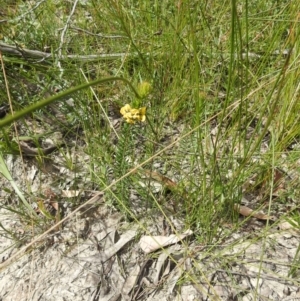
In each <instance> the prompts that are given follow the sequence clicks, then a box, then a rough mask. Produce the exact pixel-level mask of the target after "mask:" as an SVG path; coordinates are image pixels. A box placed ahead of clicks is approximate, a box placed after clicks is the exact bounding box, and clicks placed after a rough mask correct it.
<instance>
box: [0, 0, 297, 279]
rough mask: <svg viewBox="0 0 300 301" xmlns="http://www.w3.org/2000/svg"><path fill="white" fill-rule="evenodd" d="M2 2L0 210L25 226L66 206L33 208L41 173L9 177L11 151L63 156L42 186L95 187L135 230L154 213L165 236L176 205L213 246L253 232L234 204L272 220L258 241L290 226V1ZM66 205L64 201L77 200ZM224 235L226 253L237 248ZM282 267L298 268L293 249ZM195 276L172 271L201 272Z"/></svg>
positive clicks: (293, 143) (293, 205)
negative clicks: (0, 193) (282, 224)
mask: <svg viewBox="0 0 300 301" xmlns="http://www.w3.org/2000/svg"><path fill="white" fill-rule="evenodd" d="M7 2H9V4H7ZM0 7H2V8H4V9H3V10H2V11H1V15H0V22H1V23H0V24H1V25H0V26H1V33H0V38H1V40H0V52H1V61H2V69H1V73H0V87H1V89H0V95H1V103H0V114H2V112H3V114H4V115H6V117H5V118H10V117H8V116H7V115H8V114H9V112H10V113H14V114H15V117H16V118H15V120H13V119H14V118H11V119H10V120H8V119H5V118H4V119H1V120H0V126H1V140H0V150H1V153H0V159H1V162H0V172H1V173H2V174H3V176H4V177H5V178H6V179H7V180H8V182H9V183H10V184H12V185H13V187H9V186H7V188H6V189H7V191H6V193H5V195H3V196H2V198H3V200H4V201H3V203H2V205H1V207H2V208H5V209H8V210H10V211H11V212H14V213H16V214H17V215H18V216H19V218H20V221H21V223H24V224H26V227H28V228H30V229H31V234H32V237H36V236H38V235H40V234H42V233H43V232H44V231H45V230H47V229H49V228H50V227H52V226H55V225H56V224H57V223H58V222H60V221H61V220H62V219H63V218H64V217H66V213H65V212H64V211H63V209H62V207H60V206H58V207H57V206H56V207H55V206H54V205H53V202H52V203H51V202H50V203H47V204H43V202H42V201H41V200H46V199H49V195H47V193H45V192H44V190H45V189H46V188H47V187H44V184H43V181H40V184H39V185H40V187H39V193H38V189H37V187H35V189H34V191H32V187H31V184H30V183H32V181H30V180H29V179H27V178H26V175H27V174H26V173H24V175H23V176H22V177H24V179H23V180H22V181H21V182H19V183H18V184H16V183H17V181H16V179H14V180H13V179H12V177H11V175H10V174H9V171H8V169H7V167H6V164H8V163H7V161H6V163H5V160H4V161H3V160H2V158H7V156H9V155H11V154H13V156H21V155H22V156H21V157H22V158H23V159H22V160H23V161H22V162H23V163H22V164H23V166H24V172H25V169H26V164H32V162H33V161H34V162H35V163H34V164H36V165H37V166H38V170H39V171H40V172H41V173H44V172H45V169H47V166H48V167H49V165H52V164H53V165H54V163H55V164H56V161H55V160H56V159H54V158H55V157H57V158H59V160H60V161H59V162H60V166H59V167H58V168H60V170H62V168H65V170H66V172H65V175H64V173H63V172H61V173H57V174H55V172H53V173H52V172H51V174H52V175H51V177H52V184H51V185H52V187H51V189H56V188H60V189H68V190H71V191H102V190H105V194H104V198H105V202H106V203H107V204H108V205H109V206H111V207H112V208H116V209H117V210H119V211H121V212H122V213H124V215H125V216H126V218H127V220H128V221H133V220H134V221H135V222H138V223H140V226H142V224H143V223H142V222H141V221H142V220H143V221H144V220H145V219H148V220H151V219H153V223H155V219H156V218H157V216H158V215H160V216H161V215H163V216H165V218H166V221H167V223H168V224H169V226H170V227H171V228H172V229H173V231H174V232H176V231H177V230H178V229H177V230H176V228H174V225H173V224H172V222H171V220H170V219H169V217H170V216H172V217H174V218H175V219H178V220H180V221H182V222H183V224H184V228H185V229H192V231H193V233H194V238H195V240H196V241H197V243H198V244H201V245H209V246H211V247H210V248H209V250H208V251H207V252H208V253H209V252H213V250H215V249H217V247H218V246H219V245H220V244H223V243H224V241H226V240H227V239H228V240H230V237H232V234H233V233H235V232H240V231H241V232H244V237H247V236H248V235H249V236H250V234H249V233H248V231H247V229H246V228H247V227H246V226H245V225H247V221H248V219H247V218H246V219H243V220H241V218H239V213H240V212H239V210H238V209H237V208H239V207H237V206H239V205H241V204H242V205H245V206H249V207H251V208H252V209H253V210H254V211H259V210H263V211H264V213H265V214H266V216H272V217H274V219H273V221H272V220H271V219H268V218H265V220H266V221H265V222H264V223H262V225H261V227H262V232H261V233H262V234H261V236H260V238H261V239H263V238H264V237H266V236H267V233H268V231H269V230H270V229H271V228H273V227H276V225H277V224H279V223H280V222H281V221H282V220H284V219H287V220H290V221H292V222H291V224H292V225H293V227H295V228H299V221H298V222H295V221H297V218H295V216H296V217H299V207H300V204H299V201H298V199H299V197H300V190H299V185H298V181H299V151H300V148H299V146H300V143H299V137H300V122H299V118H300V115H299V114H298V112H299V109H300V100H299V77H300V74H299V73H300V71H299V70H300V68H299V64H300V59H299V49H300V38H299V33H300V30H299V12H298V6H297V5H296V1H294V2H293V1H292V2H291V1H281V2H278V1H262V0H256V1H254V2H252V3H251V5H250V4H249V3H248V2H247V1H246V2H243V3H238V2H236V1H235V0H232V1H225V2H222V3H221V2H220V1H200V2H199V1H192V0H191V1H181V0H179V1H175V2H174V1H160V2H159V1H150V0H145V1H130V0H124V1H115V0H112V1H95V0H87V1H85V0H82V1H58V0H49V1H4V0H0ZM7 45H10V46H11V47H12V48H11V49H8V47H7ZM33 50H35V51H38V53H37V52H33ZM57 95H58V96H57ZM125 105H128V107H126V108H125V109H124V107H125ZM121 108H123V109H122V111H121V113H122V114H121V113H120V110H121ZM20 112H21V113H20ZM22 112H23V113H24V114H22ZM25 113H26V114H25ZM18 114H19V115H18ZM122 115H123V116H122ZM123 117H124V118H123ZM17 118H18V120H17ZM7 121H9V124H8V122H7ZM126 121H127V122H126ZM6 122H7V123H6ZM53 133H55V137H54V136H53ZM57 133H60V134H59V135H58V136H57ZM24 137H26V138H25V139H24ZM47 139H48V140H47ZM49 139H50V142H51V143H50V144H51V146H50V148H51V147H52V149H51V151H50V149H49ZM21 141H26V143H27V144H26V145H27V146H24V143H23V144H22V143H20V142H21ZM28 145H29V146H28ZM29 149H31V153H30V151H29ZM32 149H35V151H36V153H32ZM47 149H48V151H47ZM29 153H30V154H29ZM28 156H30V157H31V159H28V158H27V157H28ZM32 158H33V159H32ZM28 160H29V162H30V163H28ZM49 160H50V161H49ZM49 162H50V163H49ZM51 162H52V163H51ZM55 168H57V167H55ZM10 172H12V171H10ZM70 174H72V176H70ZM125 174H127V176H126V177H124V178H122V179H120V178H121V177H123V176H124V175H125ZM41 177H43V176H41ZM119 179H120V180H119ZM4 180H5V179H4V178H3V181H4ZM3 183H6V182H3ZM9 183H6V184H1V186H2V187H3V186H4V185H8V184H9ZM114 183H115V184H114ZM16 185H19V187H18V186H16ZM245 200H246V204H245ZM247 201H248V202H247ZM56 202H57V201H56ZM64 202H70V201H69V200H65V199H63V200H62V201H61V204H63V203H64ZM72 202H73V203H72V208H74V209H75V208H78V207H79V206H80V205H82V204H83V202H84V200H82V199H81V198H80V197H78V198H76V201H74V200H73V201H72ZM59 203H60V202H59V201H58V204H59ZM249 204H250V205H249ZM51 217H52V218H51ZM275 218H276V221H275ZM298 220H299V218H298ZM29 225H30V227H29ZM33 229H34V230H33ZM144 230H145V231H146V232H147V229H144ZM4 234H5V235H8V234H9V235H10V236H11V237H12V238H13V239H14V240H16V239H22V238H20V237H19V236H17V235H15V233H13V232H12V230H9V231H8V230H7V229H3V235H4ZM25 234H26V235H25ZM25 234H24V236H26V237H27V239H26V240H24V243H27V242H28V241H29V240H28V233H25ZM176 234H178V233H177V232H176ZM32 237H31V238H32ZM244 237H243V238H244ZM251 239H252V238H251V237H249V242H251ZM255 239H256V238H255ZM230 241H231V243H230V245H229V246H227V247H226V248H225V249H226V250H229V249H230V248H232V247H233V246H234V245H235V244H237V242H236V241H232V240H230ZM298 253H299V252H297V256H298V257H299V254H298ZM211 254H212V253H211ZM187 256H192V255H191V254H187ZM232 258H233V259H232V260H238V259H237V257H235V256H234V255H233V257H232ZM226 260H227V261H230V258H229V257H226V259H224V266H226V267H225V268H224V269H227V264H228V262H227V261H226ZM292 262H293V263H294V264H295V265H294V266H293V267H291V269H290V271H291V272H290V274H291V275H296V271H297V269H298V268H299V258H294V259H293V260H292ZM195 266H196V267H197V265H196V264H195ZM199 273H201V272H200V271H199ZM195 275H196V274H195ZM195 275H194V274H193V275H187V276H186V278H185V279H180V280H182V281H183V282H184V281H194V282H195V283H196V282H197V281H196V278H195V277H196V276H195ZM179 282H180V281H179Z"/></svg>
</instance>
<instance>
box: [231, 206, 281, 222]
mask: <svg viewBox="0 0 300 301" xmlns="http://www.w3.org/2000/svg"><path fill="white" fill-rule="evenodd" d="M234 209H235V210H236V211H238V212H239V214H241V215H243V216H251V217H255V218H257V219H260V220H265V221H266V220H272V221H275V220H276V217H275V216H270V215H267V214H264V213H261V212H257V211H254V210H252V209H250V208H249V207H246V206H239V205H237V204H235V205H234Z"/></svg>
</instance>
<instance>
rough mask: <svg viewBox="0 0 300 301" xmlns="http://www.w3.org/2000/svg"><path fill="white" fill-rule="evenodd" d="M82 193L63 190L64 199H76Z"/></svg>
mask: <svg viewBox="0 0 300 301" xmlns="http://www.w3.org/2000/svg"><path fill="white" fill-rule="evenodd" d="M81 192H82V191H80V190H63V191H62V196H63V197H64V198H75V197H77V196H79V195H80V193H81Z"/></svg>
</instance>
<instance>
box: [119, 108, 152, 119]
mask: <svg viewBox="0 0 300 301" xmlns="http://www.w3.org/2000/svg"><path fill="white" fill-rule="evenodd" d="M120 113H121V114H122V115H123V117H124V119H125V120H126V122H128V123H135V122H136V121H145V120H146V107H142V108H139V109H132V108H131V107H130V105H129V104H126V105H125V106H124V107H122V108H121V110H120Z"/></svg>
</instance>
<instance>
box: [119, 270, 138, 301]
mask: <svg viewBox="0 0 300 301" xmlns="http://www.w3.org/2000/svg"><path fill="white" fill-rule="evenodd" d="M140 272H141V268H140V266H139V265H136V266H135V267H134V268H133V269H132V271H131V272H130V274H129V276H128V277H127V279H126V281H125V282H124V284H123V287H122V290H121V293H122V296H123V298H125V299H126V297H127V296H128V295H129V293H130V292H131V291H132V289H133V288H134V286H135V285H136V283H137V281H138V278H139V276H140Z"/></svg>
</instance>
